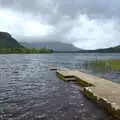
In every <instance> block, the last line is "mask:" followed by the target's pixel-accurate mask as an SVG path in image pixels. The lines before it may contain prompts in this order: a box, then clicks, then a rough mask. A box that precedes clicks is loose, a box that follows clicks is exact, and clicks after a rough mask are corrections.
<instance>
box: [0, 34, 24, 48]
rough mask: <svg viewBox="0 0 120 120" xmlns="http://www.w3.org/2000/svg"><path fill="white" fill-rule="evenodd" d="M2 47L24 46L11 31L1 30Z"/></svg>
mask: <svg viewBox="0 0 120 120" xmlns="http://www.w3.org/2000/svg"><path fill="white" fill-rule="evenodd" d="M0 48H23V46H22V45H20V43H18V42H17V41H16V40H15V39H14V38H13V37H12V36H11V35H10V34H9V33H6V32H0Z"/></svg>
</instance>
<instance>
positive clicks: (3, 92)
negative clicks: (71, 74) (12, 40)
mask: <svg viewBox="0 0 120 120" xmlns="http://www.w3.org/2000/svg"><path fill="white" fill-rule="evenodd" d="M96 58H97V59H100V60H101V59H102V60H106V59H120V54H78V53H77V54H70V53H69V54H60V53H59V54H40V55H38V54H37V55H35V54H34V55H32V54H31V55H26V54H25V55H22V54H21V55H19V54H16V55H15V54H14V55H0V120H113V119H112V118H111V116H110V115H108V114H107V113H106V112H104V111H103V110H101V108H99V107H98V106H97V105H95V104H93V103H92V102H91V101H89V100H87V99H86V98H85V97H84V96H83V95H82V94H81V92H80V90H79V87H78V86H77V85H75V84H73V83H65V82H63V81H61V80H59V79H58V78H57V77H56V75H55V72H54V71H50V69H51V68H55V67H67V68H71V69H72V68H73V69H79V70H81V71H84V72H88V73H92V74H94V75H98V76H102V77H104V78H107V79H110V80H112V81H114V82H118V83H120V81H119V80H120V72H119V71H117V72H116V71H110V72H107V73H105V72H101V73H99V72H94V71H93V70H92V69H91V68H88V67H87V66H86V65H85V63H86V62H87V61H91V60H96Z"/></svg>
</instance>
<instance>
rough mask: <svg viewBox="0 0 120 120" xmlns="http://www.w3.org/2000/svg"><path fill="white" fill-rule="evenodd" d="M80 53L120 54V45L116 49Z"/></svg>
mask: <svg viewBox="0 0 120 120" xmlns="http://www.w3.org/2000/svg"><path fill="white" fill-rule="evenodd" d="M79 52H83V53H84V52H85V53H96V52H98V53H120V45H118V46H116V47H110V48H105V49H97V50H81V51H79Z"/></svg>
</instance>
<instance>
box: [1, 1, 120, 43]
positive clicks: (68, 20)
mask: <svg viewBox="0 0 120 120" xmlns="http://www.w3.org/2000/svg"><path fill="white" fill-rule="evenodd" d="M0 6H1V7H3V8H9V9H11V10H13V11H15V12H18V13H19V12H20V13H21V12H22V14H23V15H26V14H31V15H32V16H33V18H35V19H37V20H38V21H39V20H41V19H43V21H44V22H45V23H47V24H49V25H51V26H52V27H54V28H55V32H54V33H53V34H52V35H48V36H43V37H42V38H41V37H40V38H32V37H31V38H29V40H32V39H36V40H37V41H38V40H44V41H46V40H48V41H63V42H71V43H74V42H75V43H77V41H81V42H83V41H89V40H88V39H89V38H90V37H88V38H86V36H87V34H86V36H81V37H78V38H79V39H80V40H78V39H76V38H75V35H72V37H73V36H74V37H73V38H72V37H71V38H70V37H66V36H68V35H69V33H71V31H72V32H73V31H74V28H76V25H77V26H78V27H79V29H78V30H80V31H77V32H78V33H77V34H76V36H79V35H81V34H82V29H80V27H81V28H82V27H83V29H84V31H85V32H87V33H88V30H92V29H95V27H100V26H99V24H101V23H102V24H103V23H104V24H106V23H105V22H107V21H109V20H113V22H112V23H113V24H114V23H116V24H117V26H118V25H119V24H120V14H119V11H120V1H119V0H0ZM81 15H83V16H84V15H86V16H87V17H88V18H86V19H87V20H86V22H89V23H91V20H95V21H97V25H96V23H93V25H94V27H93V28H91V26H90V28H87V27H86V28H84V25H80V24H85V23H84V22H83V21H82V20H79V17H80V16H81ZM83 20H85V19H84V17H83ZM100 28H101V27H100ZM105 28H106V31H107V34H108V33H109V31H108V30H109V27H108V26H105ZM111 29H112V28H111ZM115 29H116V30H115V32H116V31H117V34H118V33H119V31H120V28H119V27H116V28H115ZM75 31H76V30H75ZM106 31H105V32H106ZM93 33H94V31H93ZM97 34H98V33H97ZM114 35H115V33H114ZM89 36H90V35H89ZM19 37H20V36H19ZM97 38H98V37H97ZM108 38H109V37H108ZM22 39H24V38H22ZM25 39H26V40H27V39H28V38H25ZM68 39H69V40H68ZM94 39H95V38H94ZM96 41H97V40H96Z"/></svg>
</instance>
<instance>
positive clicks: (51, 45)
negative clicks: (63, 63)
mask: <svg viewBox="0 0 120 120" xmlns="http://www.w3.org/2000/svg"><path fill="white" fill-rule="evenodd" d="M23 45H24V46H26V47H29V48H43V47H46V48H48V49H52V50H53V51H55V52H77V53H94V52H98V53H99V52H100V53H107V52H108V53H109V52H113V53H120V45H119V46H116V47H111V48H106V49H97V50H82V49H79V48H76V47H74V46H73V45H71V44H65V43H61V42H38V43H35V42H34V43H24V44H23Z"/></svg>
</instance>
